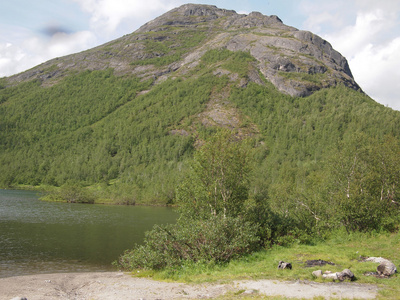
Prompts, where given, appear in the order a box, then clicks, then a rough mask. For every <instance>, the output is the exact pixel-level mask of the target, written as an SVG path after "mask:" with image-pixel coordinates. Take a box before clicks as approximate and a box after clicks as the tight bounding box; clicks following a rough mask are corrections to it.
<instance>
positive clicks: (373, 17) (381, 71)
mask: <svg viewBox="0 0 400 300" xmlns="http://www.w3.org/2000/svg"><path fill="white" fill-rule="evenodd" d="M396 17H397V16H396V15H395V14H393V12H392V11H391V10H383V9H382V8H376V9H374V10H364V11H362V12H359V13H358V14H357V18H356V22H355V24H354V25H350V26H347V27H345V28H344V29H342V30H340V31H337V32H333V33H331V34H327V35H325V36H324V38H326V39H327V40H328V41H330V42H331V43H332V45H333V46H334V48H336V49H337V50H338V51H339V52H341V53H342V54H343V55H344V56H345V57H346V58H347V59H348V61H349V65H350V68H351V70H352V73H353V76H354V78H355V80H356V81H357V83H358V84H359V85H360V86H361V88H363V90H364V91H365V92H366V93H367V94H368V95H370V96H371V97H372V98H373V99H375V100H376V101H378V102H380V103H382V104H385V105H389V106H390V107H392V108H394V109H397V110H400V97H399V96H398V95H399V93H398V87H397V86H398V82H400V73H399V71H398V70H400V34H399V33H398V31H393V28H395V27H396V20H397V19H396Z"/></svg>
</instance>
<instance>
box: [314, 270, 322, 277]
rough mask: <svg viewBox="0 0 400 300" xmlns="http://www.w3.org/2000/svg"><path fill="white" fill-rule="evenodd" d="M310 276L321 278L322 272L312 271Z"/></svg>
mask: <svg viewBox="0 0 400 300" xmlns="http://www.w3.org/2000/svg"><path fill="white" fill-rule="evenodd" d="M312 275H313V276H314V277H321V276H322V271H321V270H317V271H314V272H312Z"/></svg>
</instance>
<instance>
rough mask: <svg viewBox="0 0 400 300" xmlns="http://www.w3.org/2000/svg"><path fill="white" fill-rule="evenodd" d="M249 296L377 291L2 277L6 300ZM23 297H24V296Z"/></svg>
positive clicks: (102, 276)
mask: <svg viewBox="0 0 400 300" xmlns="http://www.w3.org/2000/svg"><path fill="white" fill-rule="evenodd" d="M226 293H229V294H228V295H232V297H233V295H234V294H235V293H236V294H239V293H245V294H253V293H258V294H261V295H269V296H275V295H282V296H284V297H294V298H313V297H316V296H323V297H324V298H325V299H329V298H331V297H332V298H340V299H341V298H349V299H352V298H362V299H374V298H375V297H376V294H377V287H376V286H373V285H362V284H356V283H333V282H332V283H315V282H307V281H302V282H300V281H296V282H281V281H278V280H257V281H255V280H254V281H249V280H247V281H233V282H231V283H224V284H210V283H207V284H184V283H177V282H161V281H155V280H151V279H146V278H136V277H132V276H130V275H128V274H124V273H121V272H98V273H60V274H40V275H28V276H17V277H8V278H0V300H10V299H13V298H16V297H21V298H22V297H25V298H26V299H28V300H50V299H51V300H56V299H71V300H72V299H74V300H86V299H87V300H89V299H93V300H94V299H101V300H107V299H146V300H151V299H153V300H155V299H213V298H217V297H219V296H222V295H224V294H226ZM18 299H19V298H18Z"/></svg>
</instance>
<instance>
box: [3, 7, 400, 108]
mask: <svg viewBox="0 0 400 300" xmlns="http://www.w3.org/2000/svg"><path fill="white" fill-rule="evenodd" d="M185 3H197V4H210V5H215V6H217V7H219V8H225V9H232V10H235V11H236V12H237V13H244V14H248V13H250V12H252V11H258V12H261V13H262V14H264V15H277V16H278V17H279V18H280V19H281V20H282V21H283V22H284V23H285V24H286V25H290V26H293V27H296V28H298V29H301V30H309V31H312V32H313V33H315V34H317V35H319V36H321V37H322V38H324V39H326V40H327V41H328V42H329V43H331V44H332V46H333V47H334V48H335V49H336V50H337V51H339V52H340V53H341V54H342V55H343V56H345V57H346V58H347V60H348V62H349V64H350V69H351V71H352V73H353V76H354V78H355V80H356V82H357V83H358V84H359V85H360V86H361V88H362V89H363V91H364V92H366V93H367V94H368V95H369V96H370V97H372V98H373V99H374V100H376V101H377V102H379V103H381V104H383V105H385V106H389V107H391V108H393V109H396V110H400V93H399V92H398V88H400V0H335V1H332V0H216V1H207V0H202V1H197V0H188V1H181V0H145V1H143V0H35V1H32V0H12V1H9V0H0V77H4V76H10V75H12V74H16V73H19V72H22V71H24V70H27V69H29V68H32V67H34V66H36V65H38V64H40V63H42V62H45V61H47V60H49V59H52V58H55V57H61V56H64V55H67V54H71V53H76V52H80V51H83V50H86V49H90V48H92V47H95V46H98V45H101V44H103V43H106V42H108V41H110V40H113V39H116V38H119V37H121V36H123V35H125V34H129V33H132V32H134V31H135V30H136V29H138V28H139V27H140V26H141V25H143V24H145V23H146V22H148V21H151V20H153V19H154V18H156V17H158V16H159V15H161V14H163V13H165V12H167V11H169V10H170V9H173V8H175V7H178V6H180V5H182V4H185Z"/></svg>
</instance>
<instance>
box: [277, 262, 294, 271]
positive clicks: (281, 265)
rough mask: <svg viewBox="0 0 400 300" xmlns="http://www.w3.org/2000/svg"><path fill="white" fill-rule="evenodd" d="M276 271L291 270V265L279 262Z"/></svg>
mask: <svg viewBox="0 0 400 300" xmlns="http://www.w3.org/2000/svg"><path fill="white" fill-rule="evenodd" d="M278 269H290V270H291V269H292V264H291V263H287V262H284V261H282V260H281V261H280V262H279V265H278Z"/></svg>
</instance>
